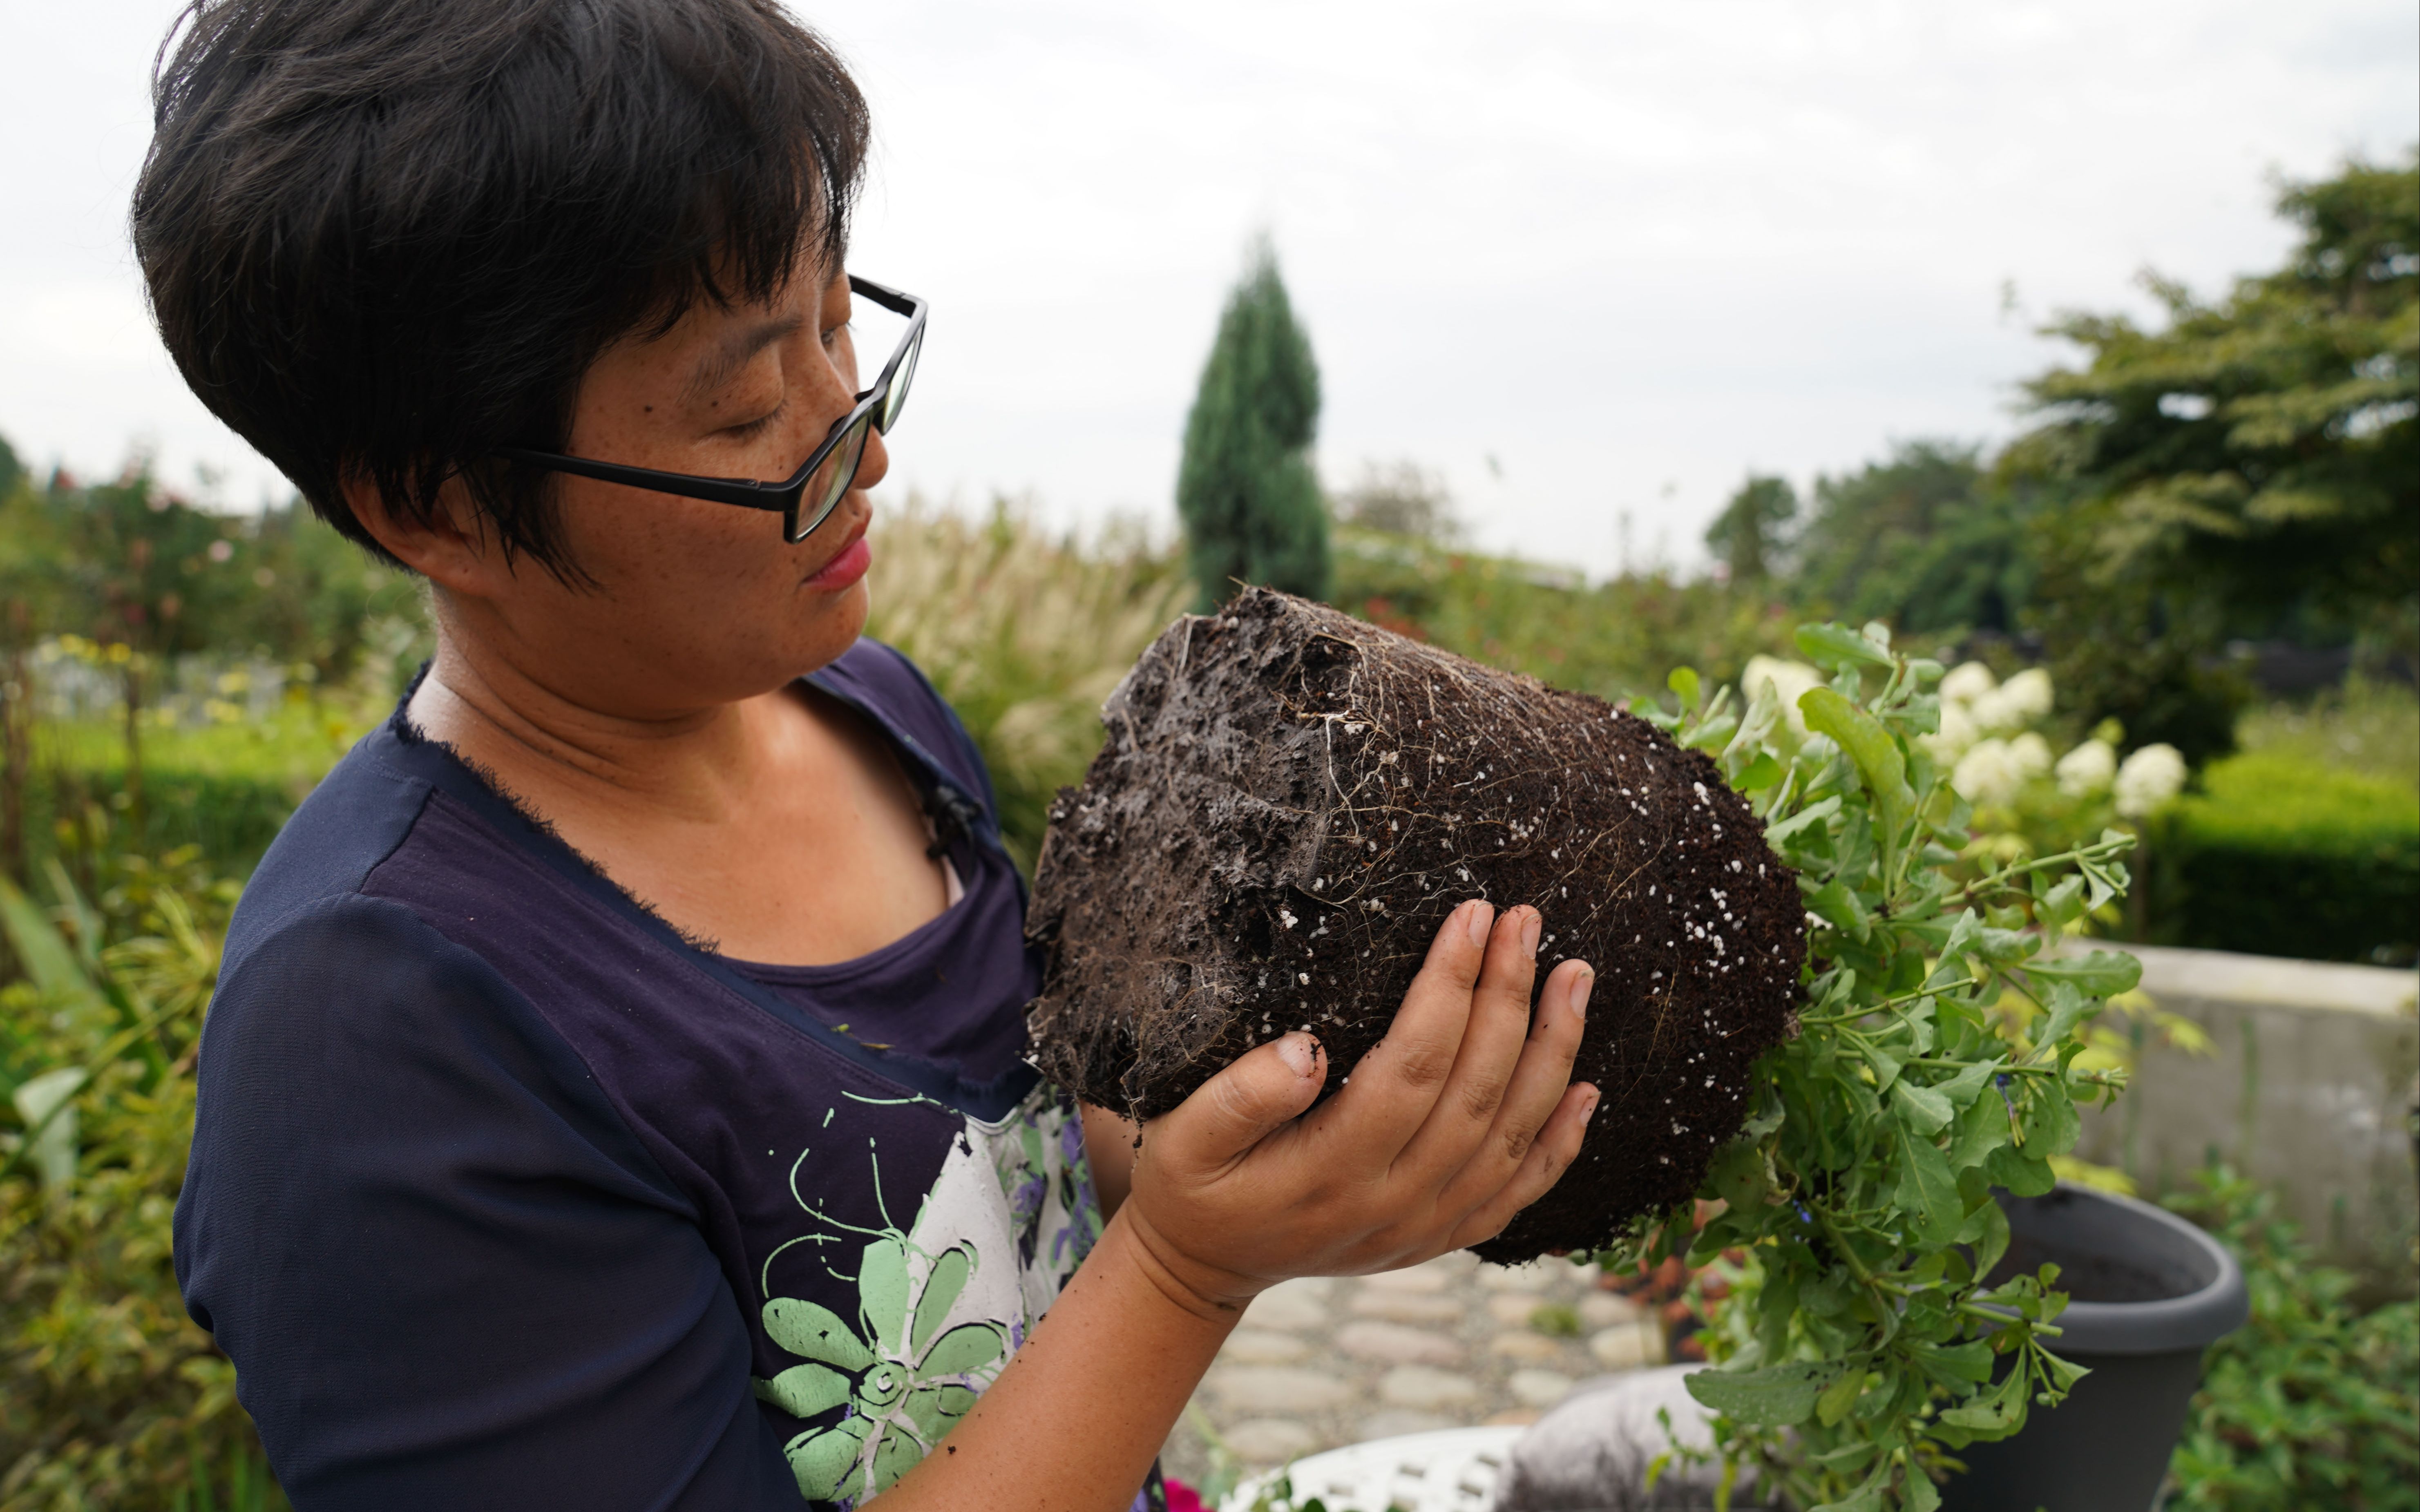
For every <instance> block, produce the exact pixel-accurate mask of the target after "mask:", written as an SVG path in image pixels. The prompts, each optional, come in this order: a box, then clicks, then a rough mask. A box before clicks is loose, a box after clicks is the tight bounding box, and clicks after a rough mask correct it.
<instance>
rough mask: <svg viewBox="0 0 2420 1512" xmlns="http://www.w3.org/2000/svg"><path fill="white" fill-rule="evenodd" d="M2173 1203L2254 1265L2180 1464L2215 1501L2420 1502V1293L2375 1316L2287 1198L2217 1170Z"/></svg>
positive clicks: (2229, 1507)
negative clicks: (2279, 1207) (2292, 1215)
mask: <svg viewBox="0 0 2420 1512" xmlns="http://www.w3.org/2000/svg"><path fill="white" fill-rule="evenodd" d="M2167 1205H2168V1206H2169V1207H2171V1208H2173V1209H2175V1210H2177V1211H2180V1212H2181V1213H2183V1214H2185V1215H2186V1216H2187V1217H2189V1218H2192V1219H2193V1220H2194V1221H2195V1222H2196V1223H2198V1224H2200V1225H2201V1226H2202V1227H2205V1228H2207V1229H2209V1230H2211V1232H2212V1233H2213V1234H2215V1235H2217V1236H2218V1238H2219V1239H2221V1240H2222V1241H2224V1242H2226V1246H2227V1247H2228V1248H2229V1249H2231V1250H2233V1251H2234V1252H2235V1255H2236V1258H2237V1259H2238V1260H2240V1261H2242V1265H2243V1274H2244V1280H2245V1282H2246V1283H2247V1285H2248V1286H2249V1288H2250V1289H2251V1292H2252V1320H2251V1322H2250V1323H2249V1324H2248V1325H2247V1326H2245V1327H2244V1328H2242V1330H2240V1331H2238V1332H2236V1333H2234V1334H2230V1335H2227V1336H2226V1338H2223V1339H2221V1340H2219V1341H2218V1343H2217V1344H2215V1345H2213V1346H2211V1351H2210V1354H2209V1357H2208V1359H2207V1361H2206V1362H2205V1364H2204V1365H2203V1375H2202V1389H2201V1394H2200V1395H2199V1396H2196V1397H2195V1398H2194V1405H2193V1412H2192V1415H2191V1417H2190V1418H2189V1419H2188V1420H2187V1422H2186V1427H2185V1435H2184V1441H2183V1443H2180V1445H2178V1448H2177V1453H2176V1458H2175V1459H2174V1460H2173V1461H2171V1463H2170V1466H2169V1473H2170V1474H2171V1475H2173V1476H2174V1477H2175V1479H2176V1482H2177V1492H2176V1496H2175V1499H2174V1500H2173V1501H2172V1502H2171V1503H2170V1505H2175V1506H2185V1507H2195V1508H2202V1509H2206V1512H2268V1509H2270V1508H2273V1507H2293V1508H2295V1509H2296V1512H2385V1509H2389V1508H2397V1509H2404V1512H2410V1509H2414V1508H2420V1397H2416V1396H2415V1395H2414V1382H2415V1381H2420V1304H2415V1303H2412V1302H2399V1303H2395V1304H2389V1305H2387V1306H2385V1307H2381V1308H2380V1309H2379V1310H2378V1311H2376V1312H2373V1313H2370V1314H2368V1315H2367V1316H2363V1315H2361V1314H2358V1313H2356V1312H2355V1311H2354V1310H2353V1308H2352V1307H2351V1306H2350V1304H2349V1301H2348V1299H2349V1297H2350V1292H2351V1290H2352V1288H2353V1284H2354V1283H2353V1278H2352V1277H2351V1276H2350V1275H2348V1274H2347V1273H2344V1272H2342V1271H2336V1270H2332V1269H2330V1268H2328V1267H2326V1266H2322V1265H2317V1264H2314V1263H2313V1262H2312V1258H2311V1251H2310V1248H2309V1246H2307V1245H2306V1244H2304V1242H2303V1240H2302V1236H2301V1234H2300V1233H2299V1232H2298V1231H2297V1230H2296V1229H2295V1227H2294V1226H2293V1225H2292V1224H2291V1223H2289V1222H2287V1221H2285V1220H2283V1219H2280V1218H2278V1217H2276V1216H2275V1215H2274V1214H2273V1211H2272V1209H2273V1206H2274V1199H2273V1197H2272V1196H2270V1195H2269V1194H2268V1193H2267V1192H2264V1191H2262V1190H2261V1189H2260V1188H2259V1187H2257V1186H2256V1185H2254V1184H2253V1183H2251V1182H2249V1181H2246V1180H2242V1179H2241V1178H2239V1177H2238V1176H2236V1175H2235V1174H2234V1173H2233V1172H2232V1171H2229V1170H2226V1169H2225V1168H2216V1169H2212V1170H2211V1171H2209V1172H2206V1173H2204V1174H2203V1175H2202V1177H2201V1178H2200V1181H2199V1184H2198V1188H2197V1190H2195V1191H2191V1192H2186V1193H2182V1194H2179V1195H2177V1196H2170V1197H2169V1198H2167Z"/></svg>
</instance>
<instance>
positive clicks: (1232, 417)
mask: <svg viewBox="0 0 2420 1512" xmlns="http://www.w3.org/2000/svg"><path fill="white" fill-rule="evenodd" d="M1318 428H1319V368H1318V365H1317V364H1316V363H1314V362H1313V361H1312V359H1311V340H1310V338H1309V337H1307V336H1306V335H1304V334H1303V331H1302V328H1301V327H1300V326H1299V325H1297V324H1296V323H1295V317H1294V308H1293V305H1292V303H1291V302H1290V301H1288V300H1287V298H1286V291H1285V285H1284V283H1283V282H1282V281H1281V280H1280V278H1279V277H1278V265H1277V255H1276V254H1275V253H1274V252H1273V251H1272V250H1271V248H1270V246H1269V243H1268V240H1267V239H1266V238H1263V239H1261V240H1259V241H1258V242H1256V243H1255V244H1254V246H1253V248H1252V252H1251V255H1250V260H1249V264H1248V265H1247V267H1246V269H1245V272H1244V277H1243V280H1242V282H1240V283H1238V284H1237V285H1235V289H1234V292H1233V293H1232V294H1230V295H1229V296H1228V298H1227V307H1226V310H1225V311H1224V313H1222V314H1221V315H1220V316H1219V317H1218V336H1217V338H1216V339H1215V340H1213V341H1212V343H1211V345H1210V358H1209V361H1208V362H1206V363H1203V364H1202V383H1201V387H1200V389H1199V390H1198V391H1197V392H1196V393H1195V395H1194V399H1193V409H1192V412H1191V413H1189V414H1187V416H1186V419H1185V453H1184V459H1183V461H1182V462H1181V463H1180V464H1179V465H1178V468H1177V473H1176V511H1177V514H1178V516H1179V517H1181V518H1182V519H1183V520H1184V522H1185V534H1186V545H1187V558H1188V562H1189V564H1190V565H1191V567H1192V571H1193V578H1194V581H1195V582H1196V583H1197V584H1199V585H1200V588H1201V595H1202V606H1203V607H1204V608H1212V607H1215V606H1217V605H1218V604H1221V603H1224V602H1225V601H1226V600H1227V598H1228V597H1230V596H1231V595H1232V594H1233V593H1234V591H1235V585H1236V584H1237V583H1238V582H1243V583H1252V584H1256V585H1262V586H1266V587H1270V588H1280V589H1283V590H1284V591H1286V592H1287V593H1291V594H1305V595H1307V596H1309V597H1312V598H1325V597H1326V595H1327V589H1328V570H1329V559H1328V541H1327V508H1326V501H1324V500H1323V499H1322V498H1321V496H1320V491H1319V479H1318V476H1317V474H1315V473H1314V472H1313V471H1311V455H1310V451H1311V441H1312V440H1313V438H1314V437H1315V436H1316V435H1317V434H1318Z"/></svg>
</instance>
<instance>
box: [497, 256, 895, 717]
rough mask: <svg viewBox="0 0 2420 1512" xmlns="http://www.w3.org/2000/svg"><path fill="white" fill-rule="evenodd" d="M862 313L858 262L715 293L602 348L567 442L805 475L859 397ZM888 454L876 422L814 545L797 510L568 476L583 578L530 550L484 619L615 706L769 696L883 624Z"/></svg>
mask: <svg viewBox="0 0 2420 1512" xmlns="http://www.w3.org/2000/svg"><path fill="white" fill-rule="evenodd" d="M848 323H849V290H848V279H847V277H846V276H845V274H841V273H835V274H833V275H832V276H831V277H830V279H829V280H825V279H822V278H821V277H820V276H818V275H812V274H807V275H801V276H800V277H799V278H796V279H793V280H792V281H791V284H790V285H789V286H788V287H786V288H785V289H783V291H781V292H780V293H778V294H776V295H775V296H774V297H773V299H772V300H771V301H769V302H768V303H764V304H749V305H735V306H729V307H725V306H722V305H720V304H718V303H716V302H714V301H710V300H700V301H697V302H696V303H694V304H692V305H691V306H690V309H689V312H688V313H687V314H686V315H684V316H682V317H681V319H680V321H679V322H678V323H677V324H675V326H674V327H673V328H672V329H671V330H670V331H668V332H665V333H664V334H662V335H660V336H658V337H655V338H653V339H649V340H639V339H629V340H625V341H624V342H622V343H620V344H619V345H617V346H615V347H613V348H611V349H610V350H608V351H607V352H606V353H605V354H604V355H603V356H602V357H601V358H599V359H598V360H597V363H596V364H595V366H593V367H592V368H590V369H589V372H588V375H587V377H586V378H584V379H583V380H582V383H581V387H580V393H579V396H578V399H577V402H576V408H575V410H574V413H573V416H572V422H571V434H570V437H569V439H568V444H567V445H566V448H565V449H566V451H568V452H569V453H571V455H575V456H587V457H596V458H598V459H600V460H603V461H609V462H621V463H628V464H631V465H634V466H638V467H644V468H658V469H662V470H664V471H674V472H690V473H700V474H704V475H706V476H709V477H723V478H757V479H773V478H785V477H788V476H789V475H790V474H791V473H793V472H795V471H797V470H798V467H799V464H800V463H801V462H803V461H805V460H806V458H807V456H808V455H809V454H810V453H812V452H813V451H814V449H815V447H817V446H818V445H820V444H822V442H823V440H824V437H825V436H826V435H827V434H828V433H829V432H830V428H831V426H832V424H833V423H834V422H836V421H838V420H839V419H840V418H841V417H842V416H843V415H845V414H846V413H847V412H848V409H849V406H850V405H851V403H852V402H853V401H854V400H855V398H856V395H857V393H858V389H859V385H860V378H859V368H858V354H857V352H856V350H855V347H854V346H853V344H852V341H851V337H850V332H849V326H848ZM884 355H886V354H883V353H875V354H873V356H872V358H871V361H872V362H874V363H880V362H881V361H882V360H883V357H884ZM889 466H890V458H889V455H888V454H887V453H886V451H885V450H884V447H883V442H882V438H881V436H880V435H879V434H875V435H870V436H868V437H867V439H866V443H865V455H864V459H863V461H862V462H861V464H860V466H859V468H858V471H857V481H856V482H855V483H854V484H853V485H852V486H851V487H850V488H849V491H848V494H847V496H846V497H845V499H843V500H842V501H841V502H840V504H839V505H838V507H836V508H835V509H833V511H832V512H831V515H830V517H828V518H826V519H825V521H824V522H823V524H822V525H821V526H819V527H817V528H816V530H815V531H814V532H813V533H811V534H810V535H808V536H807V538H806V539H805V540H803V541H799V542H797V543H796V544H791V543H788V542H784V541H783V539H782V517H781V516H779V515H775V514H769V513H767V512H764V511H761V510H752V509H740V508H736V507H734V506H732V505H729V504H718V503H711V502H708V501H704V500H697V499H684V498H680V497H678V496H676V495H672V494H660V493H653V492H649V491H647V490H645V489H641V488H633V487H628V486H623V485H619V484H610V483H600V482H597V481H595V480H592V479H587V478H578V477H572V476H569V475H566V474H558V475H557V477H556V486H557V487H558V488H559V489H560V493H559V494H558V498H559V499H560V500H561V501H562V502H561V511H560V529H561V532H562V539H563V543H564V547H565V549H566V554H567V555H568V557H569V560H570V561H571V562H572V563H574V564H575V565H576V566H577V567H578V569H579V571H580V572H581V573H582V574H585V576H586V578H587V579H588V581H587V582H586V583H582V584H578V585H566V584H565V583H563V582H561V581H559V580H558V579H556V578H555V577H554V576H553V575H552V574H551V573H549V572H548V571H547V570H546V569H545V568H544V567H542V566H539V565H537V564H535V563H531V562H529V561H527V560H526V559H523V560H520V562H518V563H515V564H514V567H513V570H512V572H511V574H510V576H509V579H505V580H504V582H502V583H501V584H500V587H501V589H502V591H501V592H498V593H496V594H494V595H493V596H492V597H489V598H487V599H486V600H485V602H484V603H483V604H482V605H481V610H482V612H478V613H475V614H474V615H473V617H474V618H480V619H492V620H493V621H494V622H496V623H495V624H494V625H493V626H492V629H493V630H494V631H500V632H502V633H503V634H504V635H506V636H507V637H509V638H510V640H511V641H512V642H513V647H514V649H513V651H512V653H511V654H512V655H513V656H514V658H515V660H516V661H519V662H522V663H525V664H527V665H525V666H524V671H527V672H529V673H531V674H533V675H535V676H536V677H538V678H539V679H540V680H542V681H544V682H546V683H547V684H548V686H550V687H551V688H552V689H553V691H555V692H557V693H558V694H561V695H563V696H566V697H568V698H571V699H573V700H574V701H575V702H580V703H582V705H584V706H586V707H590V708H595V709H598V710H600V711H611V712H613V713H617V714H623V715H627V716H629V717H642V718H663V717H678V716H679V715H681V714H685V713H690V712H695V711H697V710H701V709H703V708H706V707H707V706H709V705H712V704H718V703H729V702H736V701H737V700H739V699H743V698H748V697H752V696H753V695H756V694H760V693H765V692H768V691H770V690H772V689H774V688H778V687H783V685H785V684H787V683H788V682H789V681H791V680H792V679H793V678H796V677H798V676H799V675H800V674H802V673H805V672H808V671H814V669H815V668H817V667H820V666H823V665H824V664H826V663H827V662H830V660H832V658H834V657H835V656H839V655H840V654H841V653H842V652H843V651H845V650H846V649H848V646H849V644H850V643H851V642H852V641H854V640H856V639H857V636H858V633H859V632H860V631H861V629H862V628H863V627H864V625H865V615H866V603H867V601H866V589H865V584H864V582H863V580H862V579H863V578H864V575H865V568H866V564H867V562H868V560H869V558H868V554H867V550H866V546H865V544H864V535H865V529H866V525H867V523H868V520H869V519H870V517H871V515H872V510H871V507H870V505H869V504H868V502H867V499H866V491H867V490H868V489H869V488H871V487H872V486H874V485H876V483H879V482H880V481H881V480H882V476H883V473H884V472H885V471H887V470H888V469H889ZM457 596H458V601H459V597H460V595H459V594H458V595H457ZM472 596H473V597H474V598H476V597H479V596H480V595H478V594H475V593H474V594H473V595H472ZM465 607H467V606H465ZM481 628H482V629H483V630H484V629H487V628H488V627H487V626H482V627H481Z"/></svg>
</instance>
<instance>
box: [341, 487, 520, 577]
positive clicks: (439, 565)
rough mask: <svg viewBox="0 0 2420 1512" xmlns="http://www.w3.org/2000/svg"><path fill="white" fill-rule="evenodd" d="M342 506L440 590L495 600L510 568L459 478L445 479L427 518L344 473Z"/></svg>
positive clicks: (483, 515) (510, 571)
mask: <svg viewBox="0 0 2420 1512" xmlns="http://www.w3.org/2000/svg"><path fill="white" fill-rule="evenodd" d="M341 486H342V487H343V489H344V494H345V505H346V507H347V508H349V509H350V510H351V511H352V512H353V518H355V519H356V520H359V521H360V522H361V526H362V529H363V530H365V531H367V532H369V534H370V537H371V539H373V540H375V541H377V542H378V544H379V545H380V546H381V547H384V548H386V550H387V551H388V553H389V554H391V555H392V556H394V558H395V559H396V561H398V562H400V563H403V564H404V565H405V566H407V567H410V568H411V570H412V571H414V572H416V573H418V574H420V575H421V576H422V577H424V578H426V579H428V580H429V581H430V582H431V583H433V584H435V585H436V586H437V587H439V588H442V589H445V590H447V591H448V592H451V593H456V594H469V595H470V596H472V597H474V598H490V597H494V596H495V595H496V594H497V592H498V590H500V589H501V588H503V587H504V585H505V584H506V583H507V582H509V581H510V579H511V578H512V575H513V569H512V563H511V562H510V561H509V560H508V559H507V558H506V557H505V555H504V551H503V550H501V549H500V545H499V543H498V541H497V540H496V537H495V532H493V531H492V530H491V529H490V528H489V522H488V517H487V515H486V513H485V512H484V511H483V510H481V509H480V508H479V505H478V502H477V501H475V500H473V498H472V497H471V490H470V489H469V488H468V487H467V486H464V484H463V482H462V480H461V479H460V478H459V477H452V478H448V479H446V480H445V482H444V483H443V484H442V486H440V487H439V488H438V491H437V501H436V507H435V508H433V509H431V510H429V511H428V513H427V517H417V516H415V515H412V514H407V513H404V512H401V511H398V510H396V509H394V508H391V507H390V506H389V503H388V500H387V497H386V495H385V494H384V493H383V492H382V491H380V488H379V486H378V485H377V484H376V483H374V482H372V481H371V480H370V479H369V478H367V477H365V476H364V475H362V474H360V473H358V472H352V473H348V474H347V475H346V477H345V479H344V481H343V483H342V485H341Z"/></svg>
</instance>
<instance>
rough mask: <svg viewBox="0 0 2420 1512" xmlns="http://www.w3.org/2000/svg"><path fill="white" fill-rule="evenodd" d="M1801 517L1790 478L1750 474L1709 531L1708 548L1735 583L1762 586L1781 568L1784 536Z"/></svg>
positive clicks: (1716, 517)
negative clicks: (1783, 533)
mask: <svg viewBox="0 0 2420 1512" xmlns="http://www.w3.org/2000/svg"><path fill="white" fill-rule="evenodd" d="M1797 514H1798V491H1797V490H1796V489H1794V488H1792V487H1791V486H1790V481H1789V480H1788V479H1787V478H1765V477H1759V476H1757V475H1756V474H1755V473H1753V472H1751V473H1749V474H1748V477H1747V481H1746V482H1745V483H1744V484H1741V485H1740V489H1739V492H1737V493H1735V494H1733V495H1731V498H1730V503H1727V504H1725V505H1724V506H1723V512H1722V513H1721V514H1719V515H1717V516H1715V517H1714V523H1713V524H1712V525H1709V526H1707V527H1706V546H1707V548H1708V549H1710V550H1712V551H1713V552H1714V554H1715V555H1716V556H1717V557H1719V558H1721V559H1722V561H1723V563H1725V564H1726V565H1727V566H1729V567H1730V580H1731V581H1732V582H1734V583H1742V584H1745V583H1761V582H1762V581H1764V579H1767V578H1769V577H1771V576H1772V575H1773V572H1774V569H1775V567H1776V566H1777V565H1778V564H1779V561H1780V556H1781V548H1782V532H1783V531H1784V530H1786V529H1788V527H1789V525H1790V522H1791V520H1792V519H1793V518H1795V517H1796V516H1797Z"/></svg>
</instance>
